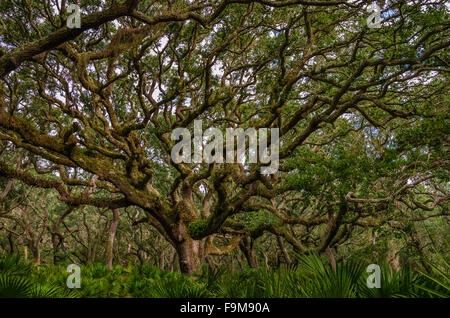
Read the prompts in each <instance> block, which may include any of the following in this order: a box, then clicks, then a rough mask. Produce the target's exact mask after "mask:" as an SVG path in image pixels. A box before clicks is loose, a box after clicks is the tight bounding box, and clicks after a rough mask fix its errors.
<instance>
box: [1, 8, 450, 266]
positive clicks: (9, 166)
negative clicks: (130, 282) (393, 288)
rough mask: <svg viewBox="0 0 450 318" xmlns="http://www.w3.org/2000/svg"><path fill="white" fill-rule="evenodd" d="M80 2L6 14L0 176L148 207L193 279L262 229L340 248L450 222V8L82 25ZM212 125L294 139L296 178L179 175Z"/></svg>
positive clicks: (256, 171)
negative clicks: (185, 150)
mask: <svg viewBox="0 0 450 318" xmlns="http://www.w3.org/2000/svg"><path fill="white" fill-rule="evenodd" d="M74 2H76V1H74ZM69 4H70V3H69V1H66V0H62V1H57V0H39V1H38V0H25V1H21V0H2V1H1V3H0V77H1V79H0V148H1V149H0V150H1V156H0V175H1V176H3V177H6V178H7V179H16V180H20V181H21V182H23V183H25V184H28V185H31V186H34V187H39V188H46V189H54V190H56V191H57V192H58V193H59V200H61V201H62V202H64V203H66V204H67V205H68V206H70V207H76V206H80V205H89V206H94V207H99V208H109V209H120V208H124V207H129V206H135V207H138V208H139V209H141V210H142V211H143V212H144V213H143V214H142V215H145V217H141V218H139V219H138V220H136V224H138V223H142V222H147V223H149V224H150V225H151V226H153V227H154V228H155V229H156V230H157V231H158V232H159V233H161V235H162V236H163V237H164V238H165V239H166V240H167V241H168V242H169V243H170V244H171V245H172V246H173V247H174V248H175V250H176V252H177V254H178V258H179V263H180V268H181V270H182V272H184V273H191V272H192V271H194V270H196V269H197V268H198V267H199V266H200V265H201V264H202V263H203V262H204V260H205V257H206V256H207V255H210V254H223V253H227V252H229V251H231V250H233V249H234V248H236V247H241V248H242V249H243V250H244V251H248V248H249V244H250V245H251V243H250V242H251V241H252V240H255V239H256V238H258V237H259V236H261V235H262V234H263V233H272V234H274V235H276V236H277V237H279V238H282V239H283V240H285V241H286V242H288V243H289V244H290V246H292V248H293V249H294V250H295V251H296V252H298V253H306V252H308V251H312V250H317V251H319V252H323V251H326V250H327V249H328V248H330V247H333V246H339V245H340V244H342V243H343V242H345V241H346V240H347V239H348V238H349V237H351V236H352V235H354V233H355V231H356V230H357V229H358V228H364V229H367V228H371V227H378V226H381V225H384V224H388V225H389V226H392V227H399V226H405V224H412V222H414V221H420V220H425V219H428V218H431V217H435V216H441V215H448V199H449V194H448V181H449V180H448V159H449V158H448V145H449V136H450V131H449V130H450V129H449V125H448V119H449V118H448V117H449V112H448V103H449V100H448V87H449V85H448V74H449V50H448V47H449V44H450V41H449V28H450V24H449V19H448V5H446V1H437V0H421V1H372V0H371V1H367V0H353V1H340V0H336V1H325V0H323V1H322V0H255V1H249V0H220V1H215V0H193V1H189V0H173V1H172V0H170V1H151V0H122V1H119V0H86V1H84V0H82V1H79V5H80V8H81V24H80V28H69V27H68V26H67V23H66V22H67V19H68V18H69V15H70V12H67V6H68V5H69ZM373 4H377V5H378V6H379V7H380V8H381V22H380V27H379V28H377V27H370V26H373V24H371V23H368V19H369V17H371V12H370V11H368V7H369V6H370V5H373ZM375 13H376V12H375ZM195 120H202V123H203V129H204V130H205V129H207V128H210V127H215V128H219V129H221V130H222V131H224V132H225V130H226V128H243V129H247V128H256V129H259V128H278V129H279V132H280V150H279V160H280V165H279V171H278V172H277V173H275V174H272V175H264V174H261V169H260V168H261V166H262V165H263V164H262V163H261V162H257V163H249V162H246V163H205V162H201V163H183V162H181V163H175V162H174V161H173V160H172V158H171V156H170V154H171V150H172V148H173V146H174V144H175V143H176V141H174V140H172V139H171V134H172V132H173V131H174V130H175V129H176V128H181V127H185V128H188V129H190V130H191V131H193V125H194V121H195ZM64 212H65V210H64V209H62V210H61V213H64ZM250 256H251V255H250ZM250 256H249V257H250Z"/></svg>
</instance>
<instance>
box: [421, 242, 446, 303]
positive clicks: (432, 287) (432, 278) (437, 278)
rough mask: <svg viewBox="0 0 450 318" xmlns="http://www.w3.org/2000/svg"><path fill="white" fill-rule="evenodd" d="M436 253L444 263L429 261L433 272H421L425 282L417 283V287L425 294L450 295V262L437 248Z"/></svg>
mask: <svg viewBox="0 0 450 318" xmlns="http://www.w3.org/2000/svg"><path fill="white" fill-rule="evenodd" d="M435 254H436V256H437V257H438V259H439V260H440V261H441V263H442V265H441V266H439V265H437V264H433V263H432V262H430V261H427V264H428V265H429V266H430V268H431V273H424V272H420V274H421V276H422V278H423V282H422V284H417V285H416V287H417V288H419V289H420V290H421V291H423V292H425V294H424V296H430V297H442V298H449V297H450V278H449V274H450V263H449V262H448V260H446V259H445V257H444V256H443V255H441V254H440V253H438V252H437V251H436V250H435Z"/></svg>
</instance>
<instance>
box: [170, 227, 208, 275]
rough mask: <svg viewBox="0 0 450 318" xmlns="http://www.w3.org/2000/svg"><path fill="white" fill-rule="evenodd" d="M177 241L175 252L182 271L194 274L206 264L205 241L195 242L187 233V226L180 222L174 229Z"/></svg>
mask: <svg viewBox="0 0 450 318" xmlns="http://www.w3.org/2000/svg"><path fill="white" fill-rule="evenodd" d="M174 234H175V237H176V239H177V240H176V241H175V242H174V245H175V250H176V252H177V255H178V263H179V265H180V271H181V272H182V273H183V274H188V275H190V274H192V273H193V272H195V271H198V270H199V269H200V268H201V266H202V264H203V263H204V262H205V240H204V239H203V240H194V239H192V238H191V237H190V236H189V235H188V234H187V232H186V226H185V225H184V224H183V223H182V222H178V223H177V224H176V225H175V227H174Z"/></svg>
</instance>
